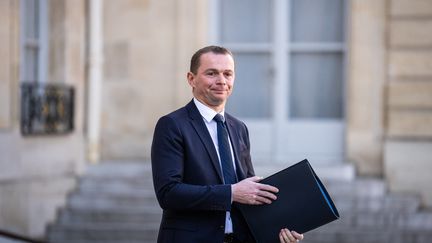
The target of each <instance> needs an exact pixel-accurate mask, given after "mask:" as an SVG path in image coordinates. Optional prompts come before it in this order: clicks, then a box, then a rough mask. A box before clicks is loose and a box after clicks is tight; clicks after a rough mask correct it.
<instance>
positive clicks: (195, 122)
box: [186, 101, 223, 182]
mask: <svg viewBox="0 0 432 243" xmlns="http://www.w3.org/2000/svg"><path fill="white" fill-rule="evenodd" d="M186 109H187V110H188V112H189V117H190V118H191V119H190V122H191V124H192V126H193V127H194V129H195V131H196V132H197V134H198V136H199V137H200V139H201V141H202V143H203V144H204V147H205V148H206V150H207V153H208V154H209V156H210V160H211V163H212V165H213V168H214V169H215V171H216V173H217V175H218V177H219V179H220V181H221V182H223V177H222V172H221V168H220V164H219V158H218V156H217V153H216V148H215V146H214V144H213V141H212V139H211V136H210V134H209V132H208V130H207V127H206V125H205V124H204V121H203V118H202V116H201V114H200V113H199V111H198V108H196V106H195V104H194V103H193V101H191V102H189V104H187V105H186Z"/></svg>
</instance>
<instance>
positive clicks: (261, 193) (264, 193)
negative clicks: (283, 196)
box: [258, 191, 277, 200]
mask: <svg viewBox="0 0 432 243" xmlns="http://www.w3.org/2000/svg"><path fill="white" fill-rule="evenodd" d="M258 196H261V197H264V198H268V199H271V200H276V199H277V197H276V195H275V194H273V193H270V192H267V191H259V192H258Z"/></svg>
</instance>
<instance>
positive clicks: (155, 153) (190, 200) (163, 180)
mask: <svg viewBox="0 0 432 243" xmlns="http://www.w3.org/2000/svg"><path fill="white" fill-rule="evenodd" d="M151 161H152V172H153V183H154V187H155V191H156V196H157V199H158V201H159V204H160V206H161V207H162V208H163V209H178V210H220V211H229V210H231V186H230V185H191V184H186V183H183V164H184V163H185V154H184V142H183V136H182V133H181V130H180V129H179V127H178V125H177V124H176V122H175V121H174V120H173V119H172V118H170V117H167V116H165V117H162V118H161V119H160V120H159V121H158V123H157V124H156V128H155V132H154V135H153V143H152V149H151ZM186 163H187V162H186Z"/></svg>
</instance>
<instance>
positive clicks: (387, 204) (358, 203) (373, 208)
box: [333, 194, 420, 213]
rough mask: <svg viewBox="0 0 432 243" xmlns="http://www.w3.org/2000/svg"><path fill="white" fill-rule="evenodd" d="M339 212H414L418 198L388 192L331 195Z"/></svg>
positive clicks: (417, 207)
mask: <svg viewBox="0 0 432 243" xmlns="http://www.w3.org/2000/svg"><path fill="white" fill-rule="evenodd" d="M333 202H334V203H335V205H336V208H337V209H338V211H339V212H340V213H343V212H358V213H362V212H380V211H384V212H391V211H396V212H415V211H417V210H418V209H419V207H420V198H419V197H417V196H413V195H397V194H390V195H387V196H385V197H352V198H349V197H333Z"/></svg>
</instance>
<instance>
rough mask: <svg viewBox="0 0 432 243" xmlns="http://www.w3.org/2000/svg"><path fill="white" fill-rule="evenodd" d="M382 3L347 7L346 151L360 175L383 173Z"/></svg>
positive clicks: (370, 0)
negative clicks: (348, 22) (349, 19)
mask: <svg viewBox="0 0 432 243" xmlns="http://www.w3.org/2000/svg"><path fill="white" fill-rule="evenodd" d="M385 6H386V5H385V2H384V1H373V0H367V1H364V0H357V1H352V3H351V9H350V11H351V12H350V16H351V27H350V38H349V41H350V42H349V48H350V50H349V53H350V54H349V58H350V59H349V62H348V64H349V66H348V70H349V72H348V74H349V77H348V84H347V96H346V97H347V109H346V111H347V140H346V141H347V146H346V148H347V151H346V152H347V157H348V160H349V161H353V162H354V163H355V164H356V167H357V169H358V171H359V173H360V174H362V175H370V174H373V175H377V174H380V173H382V170H381V167H382V165H381V157H382V155H381V154H382V151H381V150H382V142H381V140H382V135H383V131H382V130H383V128H382V123H383V122H382V113H383V110H382V106H381V104H382V102H383V100H382V99H383V97H382V93H383V86H384V81H385V79H386V65H385V64H386V61H385V60H386V48H385V39H386V34H385V33H386V32H385V28H386V9H385ZM371 148H372V149H371Z"/></svg>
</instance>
